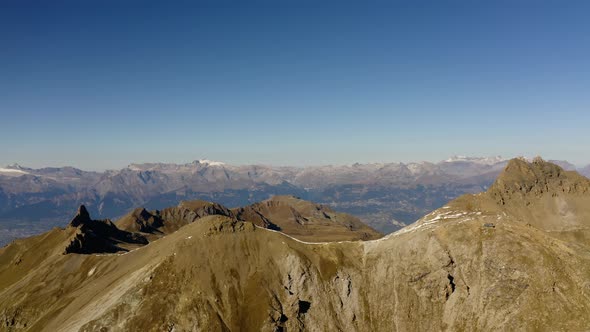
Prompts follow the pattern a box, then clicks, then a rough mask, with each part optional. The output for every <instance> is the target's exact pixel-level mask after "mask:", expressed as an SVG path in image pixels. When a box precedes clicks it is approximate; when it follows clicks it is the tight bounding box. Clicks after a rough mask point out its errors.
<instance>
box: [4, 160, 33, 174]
mask: <svg viewBox="0 0 590 332" xmlns="http://www.w3.org/2000/svg"><path fill="white" fill-rule="evenodd" d="M0 174H2V175H11V176H19V175H23V174H29V172H26V171H25V168H24V167H22V166H21V165H19V164H17V163H14V164H12V165H7V166H6V167H0Z"/></svg>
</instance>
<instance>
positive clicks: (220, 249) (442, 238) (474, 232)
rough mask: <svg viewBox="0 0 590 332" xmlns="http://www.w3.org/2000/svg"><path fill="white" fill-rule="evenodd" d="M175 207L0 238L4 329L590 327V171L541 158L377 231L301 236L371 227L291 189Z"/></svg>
mask: <svg viewBox="0 0 590 332" xmlns="http://www.w3.org/2000/svg"><path fill="white" fill-rule="evenodd" d="M187 204H188V205H185V206H182V204H181V205H179V206H177V207H175V208H170V209H171V210H170V211H168V212H164V211H165V210H161V211H152V212H149V211H147V210H143V209H138V210H135V211H133V212H132V213H131V214H129V215H127V216H126V217H125V218H122V219H121V220H118V221H117V222H115V223H111V222H110V221H108V220H103V221H100V220H92V219H91V218H90V217H89V216H88V215H87V213H86V212H87V211H85V210H84V209H80V211H79V213H78V214H77V215H76V217H75V218H74V220H72V222H71V223H70V225H69V226H68V227H67V228H65V229H59V228H56V229H53V230H51V231H50V232H47V233H45V234H42V235H39V236H36V237H31V238H27V239H22V240H17V241H15V242H13V243H11V244H10V245H8V246H7V247H4V248H2V249H0V330H3V331H27V330H28V331H302V330H305V331H432V330H434V331H437V330H451V331H458V330H459V331H490V330H502V331H505V330H511V331H514V330H518V331H521V330H526V331H537V330H546V331H584V330H589V329H590V320H588V317H590V180H588V179H587V178H585V177H582V176H580V175H579V174H578V173H576V172H572V171H565V170H564V169H563V168H561V167H559V166H557V165H555V164H552V163H548V162H545V161H543V160H540V159H536V160H534V161H533V162H527V161H524V160H520V159H515V160H512V161H510V162H509V163H508V165H507V166H506V167H505V169H504V171H503V172H502V173H501V174H500V175H499V176H498V178H497V179H496V180H495V182H494V183H493V185H492V186H491V187H490V188H489V189H488V190H487V191H486V192H484V193H480V194H475V195H465V196H462V197H460V198H458V199H456V200H454V201H452V202H450V203H448V204H446V205H444V206H442V207H441V208H440V209H437V210H435V211H433V212H432V213H430V214H428V215H426V216H424V217H423V218H421V219H420V220H418V221H417V222H416V223H414V224H412V225H410V226H407V227H405V228H403V229H401V230H399V231H397V232H395V233H392V234H389V235H387V236H385V237H382V238H379V239H377V240H368V241H341V240H338V239H336V238H332V239H330V242H321V241H313V242H312V241H311V240H312V238H309V239H308V241H307V242H305V241H302V240H301V239H297V238H296V236H297V234H296V232H302V230H301V229H297V226H296V225H295V224H293V223H296V224H299V225H300V226H305V223H306V221H305V219H307V220H308V222H309V224H313V225H314V227H316V228H315V229H314V231H318V232H319V230H320V229H321V227H320V226H321V225H322V223H323V224H325V225H327V227H337V228H339V229H342V226H347V227H348V229H349V231H350V232H356V233H358V234H359V235H360V236H361V238H363V236H365V235H362V233H368V231H366V230H360V232H359V229H360V225H358V224H357V223H356V222H354V221H352V220H348V219H347V218H344V217H342V218H340V217H339V216H335V217H336V218H333V215H334V214H333V212H329V211H319V210H317V209H316V211H317V212H325V213H326V214H327V217H326V216H322V214H321V213H319V214H318V213H315V212H313V210H310V209H307V208H302V207H301V206H300V205H303V206H308V204H307V203H303V202H300V201H298V200H295V199H293V198H284V197H283V198H279V199H278V203H277V202H275V201H272V200H271V201H267V202H266V203H265V202H263V203H261V204H259V205H256V204H255V205H253V206H251V207H249V208H247V209H246V208H245V209H243V210H239V209H238V210H229V209H225V208H223V207H221V206H217V205H212V204H211V203H203V202H195V203H187ZM277 205H281V206H283V207H282V208H280V209H279V210H278V211H279V212H277V214H276V215H275V213H274V210H273V207H274V206H277ZM284 206H289V207H294V210H295V212H293V211H291V210H290V209H285V208H284ZM320 210H322V208H321V207H320ZM288 211H291V212H290V214H289V213H288ZM301 211H303V212H301ZM312 212H313V213H312ZM257 213H261V214H262V215H263V217H260V218H257V217H256V214H257ZM328 217H329V218H328ZM284 218H287V219H289V220H287V221H285V220H284ZM332 219H338V221H334V222H333V223H332V224H330V223H329V222H328V220H332ZM298 220H299V221H300V222H301V223H298V222H297V221H298ZM179 223H180V224H179ZM302 224H303V225H302ZM272 225H275V226H272ZM277 227H278V228H282V229H284V230H285V231H289V232H295V233H293V234H294V235H288V234H285V233H283V232H281V231H278V230H277V229H276V228H277ZM347 227H344V228H347ZM273 228H274V229H273ZM342 232H344V231H343V230H342ZM308 235H309V234H303V235H301V234H299V236H308ZM375 236H376V237H377V236H378V235H375ZM146 243H147V244H146ZM68 248H69V249H68Z"/></svg>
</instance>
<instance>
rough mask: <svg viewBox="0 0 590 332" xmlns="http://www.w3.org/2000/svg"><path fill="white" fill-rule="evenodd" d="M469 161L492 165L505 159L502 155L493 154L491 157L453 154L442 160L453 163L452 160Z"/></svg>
mask: <svg viewBox="0 0 590 332" xmlns="http://www.w3.org/2000/svg"><path fill="white" fill-rule="evenodd" d="M460 161H464V162H471V163H476V164H480V165H494V164H497V163H500V162H503V161H506V159H505V158H502V156H493V157H467V156H453V157H451V158H449V159H447V160H445V161H444V162H446V163H453V162H460Z"/></svg>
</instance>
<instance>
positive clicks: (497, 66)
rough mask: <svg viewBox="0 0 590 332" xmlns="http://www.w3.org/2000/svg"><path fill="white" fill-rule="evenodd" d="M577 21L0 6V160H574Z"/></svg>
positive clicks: (569, 11) (400, 12)
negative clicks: (463, 157) (497, 157)
mask: <svg viewBox="0 0 590 332" xmlns="http://www.w3.org/2000/svg"><path fill="white" fill-rule="evenodd" d="M589 10H590V4H588V3H586V2H581V1H580V2H575V1H572V2H568V3H567V6H564V5H563V3H560V2H552V1H549V2H543V3H534V6H533V5H532V4H529V3H511V2H494V3H481V2H477V3H474V2H467V1H457V2H451V3H438V2H437V3H433V4H432V5H430V6H420V5H419V4H411V3H400V2H397V3H382V2H364V3H362V4H350V3H343V2H338V3H330V2H324V3H322V4H319V5H318V4H314V3H307V2H297V3H274V2H255V3H250V4H248V5H245V4H237V5H234V6H223V4H218V3H209V2H201V3H199V4H196V5H195V4H192V5H191V4H186V3H184V4H176V5H175V6H170V4H164V3H157V2H149V3H145V4H144V5H142V6H141V7H139V6H136V5H133V4H132V3H127V2H126V3H125V4H121V3H118V2H114V1H104V2H100V3H88V2H84V3H78V2H69V1H57V2H52V3H51V4H45V5H36V6H27V5H26V4H24V3H21V2H3V3H2V4H0V38H1V40H2V41H3V52H2V53H0V63H1V64H2V66H3V70H2V76H1V77H0V110H1V124H0V165H6V164H10V163H14V162H18V163H20V164H22V165H25V166H30V167H40V166H49V165H53V166H64V165H71V166H76V167H79V168H82V169H94V170H103V169H116V168H121V167H124V166H126V165H128V164H130V163H132V162H143V161H165V162H177V163H182V162H188V161H191V160H192V159H199V158H205V157H207V158H208V159H212V160H221V161H224V162H227V163H230V164H256V163H261V164H272V165H296V166H298V165H325V164H352V163H355V162H360V163H367V162H398V161H401V162H408V161H421V160H426V161H432V162H436V161H440V160H444V159H446V158H448V157H450V156H453V155H468V156H495V155H502V156H519V155H525V156H535V155H541V156H543V157H544V158H546V159H558V160H567V161H569V162H572V163H574V164H576V165H584V164H587V163H589V162H590V156H588V155H587V153H588V152H587V145H588V143H589V142H590V131H588V130H587V124H588V123H590V112H589V111H588V108H589V107H588V106H590V94H588V87H589V86H590V66H588V60H587V59H588V58H590V46H588V45H590V21H588V20H587V17H586V16H587V15H586V14H587V13H588V12H589ZM193 156H194V157H193Z"/></svg>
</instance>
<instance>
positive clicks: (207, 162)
mask: <svg viewBox="0 0 590 332" xmlns="http://www.w3.org/2000/svg"><path fill="white" fill-rule="evenodd" d="M197 161H198V162H199V164H205V165H209V166H223V165H225V163H224V162H221V161H214V160H209V159H199V160H197Z"/></svg>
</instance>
